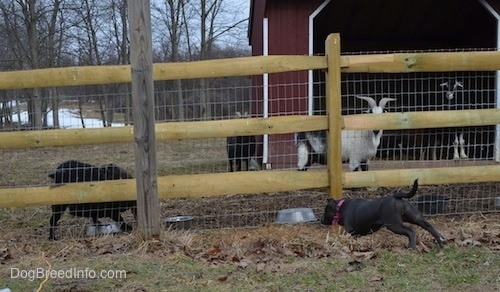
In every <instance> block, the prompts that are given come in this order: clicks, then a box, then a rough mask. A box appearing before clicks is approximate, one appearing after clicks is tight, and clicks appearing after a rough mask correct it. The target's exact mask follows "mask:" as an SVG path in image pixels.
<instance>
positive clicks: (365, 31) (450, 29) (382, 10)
mask: <svg viewBox="0 0 500 292" xmlns="http://www.w3.org/2000/svg"><path fill="white" fill-rule="evenodd" d="M499 14H500V0H462V1H456V0H437V1H436V0H418V1H417V0H406V1H401V0H370V1H362V0H336V1H331V0H308V1H304V0H286V1H283V0H252V1H251V6H250V22H249V32H248V34H249V41H250V45H251V46H252V55H254V56H257V55H313V54H324V42H325V40H326V37H327V36H328V34H330V33H336V32H338V33H340V36H341V41H342V52H343V53H344V52H362V51H365V52H366V51H369V52H374V51H402V50H404V51H412V50H434V49H435V50H449V49H453V50H456V49H461V48H497V49H498V48H500V33H499V31H500V29H499V27H500V17H499ZM317 78H320V77H316V76H315V75H314V74H313V72H294V73H284V74H270V75H265V76H254V77H253V84H252V85H253V87H252V88H253V89H252V114H253V115H254V116H264V117H266V116H276V115H285V114H313V113H315V112H316V111H317V110H318V107H320V105H318V101H317V100H315V98H314V97H315V96H316V95H317V94H318V91H319V92H321V89H320V88H317V87H315V86H314V85H313V83H315V82H316V81H317ZM497 79H498V77H497ZM494 82H495V81H494ZM496 82H498V81H496ZM495 88H497V89H496V90H497V93H496V94H497V95H498V86H495ZM343 94H344V92H343ZM293 137H294V136H293V134H289V135H272V136H269V137H264V138H263V147H262V149H261V154H262V156H263V163H264V164H265V165H267V167H268V168H271V167H272V168H283V167H293V165H295V163H296V161H295V155H294V153H295V145H294V143H293V139H294V138H293Z"/></svg>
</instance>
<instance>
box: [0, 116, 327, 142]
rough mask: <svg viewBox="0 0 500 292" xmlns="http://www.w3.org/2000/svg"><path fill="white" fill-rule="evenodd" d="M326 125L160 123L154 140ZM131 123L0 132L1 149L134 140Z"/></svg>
mask: <svg viewBox="0 0 500 292" xmlns="http://www.w3.org/2000/svg"><path fill="white" fill-rule="evenodd" d="M327 128H328V121H327V118H326V116H280V117H270V118H252V119H232V120H220V121H206V122H178V123H159V124H156V126H155V131H156V132H155V133H156V139H157V140H177V139H198V138H217V137H228V136H233V135H256V134H284V133H293V132H295V131H297V130H299V129H300V130H301V131H315V130H325V129H327ZM133 130H134V129H133V127H132V126H124V127H108V128H94V129H66V130H43V131H19V132H3V133H0V149H6V148H28V147H48V146H69V145H91V144H106V143H125V142H132V141H134V140H133V139H134V133H133Z"/></svg>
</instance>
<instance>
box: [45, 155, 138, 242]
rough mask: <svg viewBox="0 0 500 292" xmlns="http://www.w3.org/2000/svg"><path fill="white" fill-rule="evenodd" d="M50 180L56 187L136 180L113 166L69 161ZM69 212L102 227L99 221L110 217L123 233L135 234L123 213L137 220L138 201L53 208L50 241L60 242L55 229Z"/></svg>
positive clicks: (63, 205)
mask: <svg viewBox="0 0 500 292" xmlns="http://www.w3.org/2000/svg"><path fill="white" fill-rule="evenodd" d="M49 177H50V178H52V179H53V181H54V183H55V184H64V183H73V182H89V181H104V180H117V179H130V178H132V176H131V175H130V174H129V173H128V172H126V171H125V170H123V169H121V168H120V167H118V166H115V165H113V164H109V165H106V166H102V167H98V166H94V165H91V164H87V163H83V162H80V161H76V160H68V161H66V162H64V163H62V164H60V165H59V166H58V167H57V169H56V171H55V172H54V173H51V174H49ZM66 209H69V213H70V214H71V215H73V216H78V217H86V218H92V221H93V223H94V224H98V221H99V218H105V217H109V218H111V219H113V220H114V221H115V222H117V223H120V229H121V230H123V231H131V230H132V227H131V226H130V225H128V224H126V223H125V222H124V220H123V217H122V216H121V214H120V213H121V212H125V211H127V210H129V209H130V210H131V211H132V213H133V214H134V216H136V217H137V201H119V202H100V203H79V204H62V205H52V217H51V218H50V232H49V239H50V240H56V237H55V228H56V226H57V222H58V221H59V219H60V218H61V216H62V214H63V213H64V211H65V210H66Z"/></svg>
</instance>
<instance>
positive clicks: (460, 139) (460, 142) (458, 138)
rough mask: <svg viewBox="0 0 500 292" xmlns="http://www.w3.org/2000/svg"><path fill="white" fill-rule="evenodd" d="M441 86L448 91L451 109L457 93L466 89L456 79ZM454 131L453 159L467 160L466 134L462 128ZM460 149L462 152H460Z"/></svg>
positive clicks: (453, 129) (447, 95)
mask: <svg viewBox="0 0 500 292" xmlns="http://www.w3.org/2000/svg"><path fill="white" fill-rule="evenodd" d="M439 86H441V88H442V89H443V90H445V91H446V93H445V95H446V98H447V99H448V103H449V107H450V108H451V107H452V105H453V104H454V101H455V100H454V98H455V96H456V93H457V91H458V89H459V88H462V89H463V88H464V86H463V84H462V82H461V81H458V80H456V79H453V78H450V79H449V80H447V81H446V82H443V83H441V84H440V85H439ZM451 130H452V131H453V133H452V134H454V136H455V137H454V138H455V139H454V140H453V159H454V160H459V159H467V158H468V156H467V154H466V153H465V139H464V132H463V131H462V129H461V128H451ZM459 148H460V152H459Z"/></svg>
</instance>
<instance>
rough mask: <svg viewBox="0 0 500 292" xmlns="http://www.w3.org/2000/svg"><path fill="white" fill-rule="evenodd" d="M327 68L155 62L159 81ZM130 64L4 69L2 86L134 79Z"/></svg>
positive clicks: (242, 61) (304, 63)
mask: <svg viewBox="0 0 500 292" xmlns="http://www.w3.org/2000/svg"><path fill="white" fill-rule="evenodd" d="M312 69H326V58H325V57H322V56H256V57H241V58H230V59H218V60H207V61H196V62H182V63H157V64H154V65H153V78H154V80H156V81H159V80H175V79H193V78H212V77H230V76H248V75H262V74H264V73H281V72H292V71H303V70H312ZM130 70H131V69H130V65H120V66H82V67H65V68H49V69H38V70H29V71H28V70H27V71H12V72H0V90H1V89H20V88H42V87H63V86H81V85H95V84H113V83H128V82H131V71H130Z"/></svg>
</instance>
